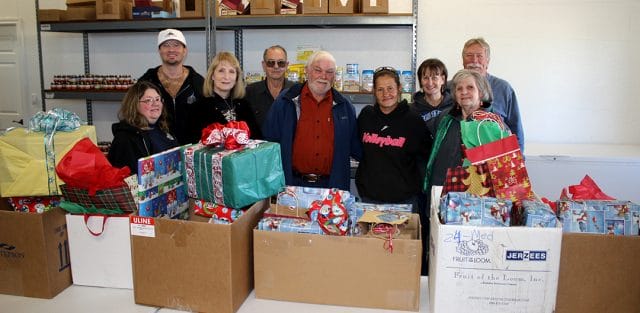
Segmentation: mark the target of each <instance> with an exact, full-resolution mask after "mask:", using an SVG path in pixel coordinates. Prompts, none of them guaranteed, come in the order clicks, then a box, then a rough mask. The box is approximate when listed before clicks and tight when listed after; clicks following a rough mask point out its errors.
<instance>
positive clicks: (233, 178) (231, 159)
mask: <svg viewBox="0 0 640 313" xmlns="http://www.w3.org/2000/svg"><path fill="white" fill-rule="evenodd" d="M182 151H183V156H184V160H185V162H184V168H183V170H184V171H185V175H184V177H186V180H187V181H186V183H187V190H188V193H189V197H191V198H195V199H202V200H206V201H211V202H215V203H218V204H222V205H224V206H227V207H231V208H234V209H239V208H242V207H245V206H247V205H251V204H253V203H255V202H257V201H260V200H262V199H264V198H268V197H270V196H272V195H275V194H277V193H278V192H279V191H280V190H282V188H283V187H284V172H283V171H282V161H281V159H280V144H278V143H273V142H262V141H252V142H251V143H250V144H248V145H246V146H245V147H243V148H242V149H239V150H225V149H224V148H222V147H207V146H203V145H201V144H194V145H188V146H184V147H183V148H182Z"/></svg>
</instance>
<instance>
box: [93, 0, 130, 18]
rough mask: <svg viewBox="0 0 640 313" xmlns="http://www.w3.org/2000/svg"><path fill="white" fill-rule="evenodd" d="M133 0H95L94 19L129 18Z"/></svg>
mask: <svg viewBox="0 0 640 313" xmlns="http://www.w3.org/2000/svg"><path fill="white" fill-rule="evenodd" d="M132 9H133V0H97V1H96V19H98V20H130V19H132V18H133V15H132Z"/></svg>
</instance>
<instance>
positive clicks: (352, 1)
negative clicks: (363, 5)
mask: <svg viewBox="0 0 640 313" xmlns="http://www.w3.org/2000/svg"><path fill="white" fill-rule="evenodd" d="M358 4H360V1H358V0H346V1H345V0H329V13H331V14H353V13H358V10H359V6H358Z"/></svg>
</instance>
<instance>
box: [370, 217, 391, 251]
mask: <svg viewBox="0 0 640 313" xmlns="http://www.w3.org/2000/svg"><path fill="white" fill-rule="evenodd" d="M371 232H372V233H373V234H374V235H376V236H380V235H382V236H383V237H384V243H383V244H382V246H383V247H384V249H385V250H389V252H390V253H393V235H394V234H395V233H396V227H395V226H393V225H391V224H387V223H380V224H376V225H375V226H373V228H372V229H371Z"/></svg>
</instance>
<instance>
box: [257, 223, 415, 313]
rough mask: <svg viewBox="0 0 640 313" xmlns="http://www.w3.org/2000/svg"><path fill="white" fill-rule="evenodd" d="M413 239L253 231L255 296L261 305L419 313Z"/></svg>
mask: <svg viewBox="0 0 640 313" xmlns="http://www.w3.org/2000/svg"><path fill="white" fill-rule="evenodd" d="M411 223H412V225H414V226H413V228H412V230H413V231H412V233H413V235H412V236H411V237H412V238H413V239H398V238H396V239H393V240H392V244H393V251H389V250H387V249H385V244H389V242H385V239H384V238H377V237H348V236H329V235H314V234H300V233H286V232H276V231H265V230H257V229H256V230H254V231H253V236H254V240H253V242H254V272H255V284H256V290H255V294H256V297H257V298H261V299H275V300H284V301H295V302H306V303H317V304H330V305H342V306H354V307H369V308H382V309H392V310H409V311H418V309H419V304H420V267H421V258H422V244H421V241H420V235H419V234H420V222H419V218H418V216H417V215H415V214H414V215H413V216H412V219H411Z"/></svg>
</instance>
